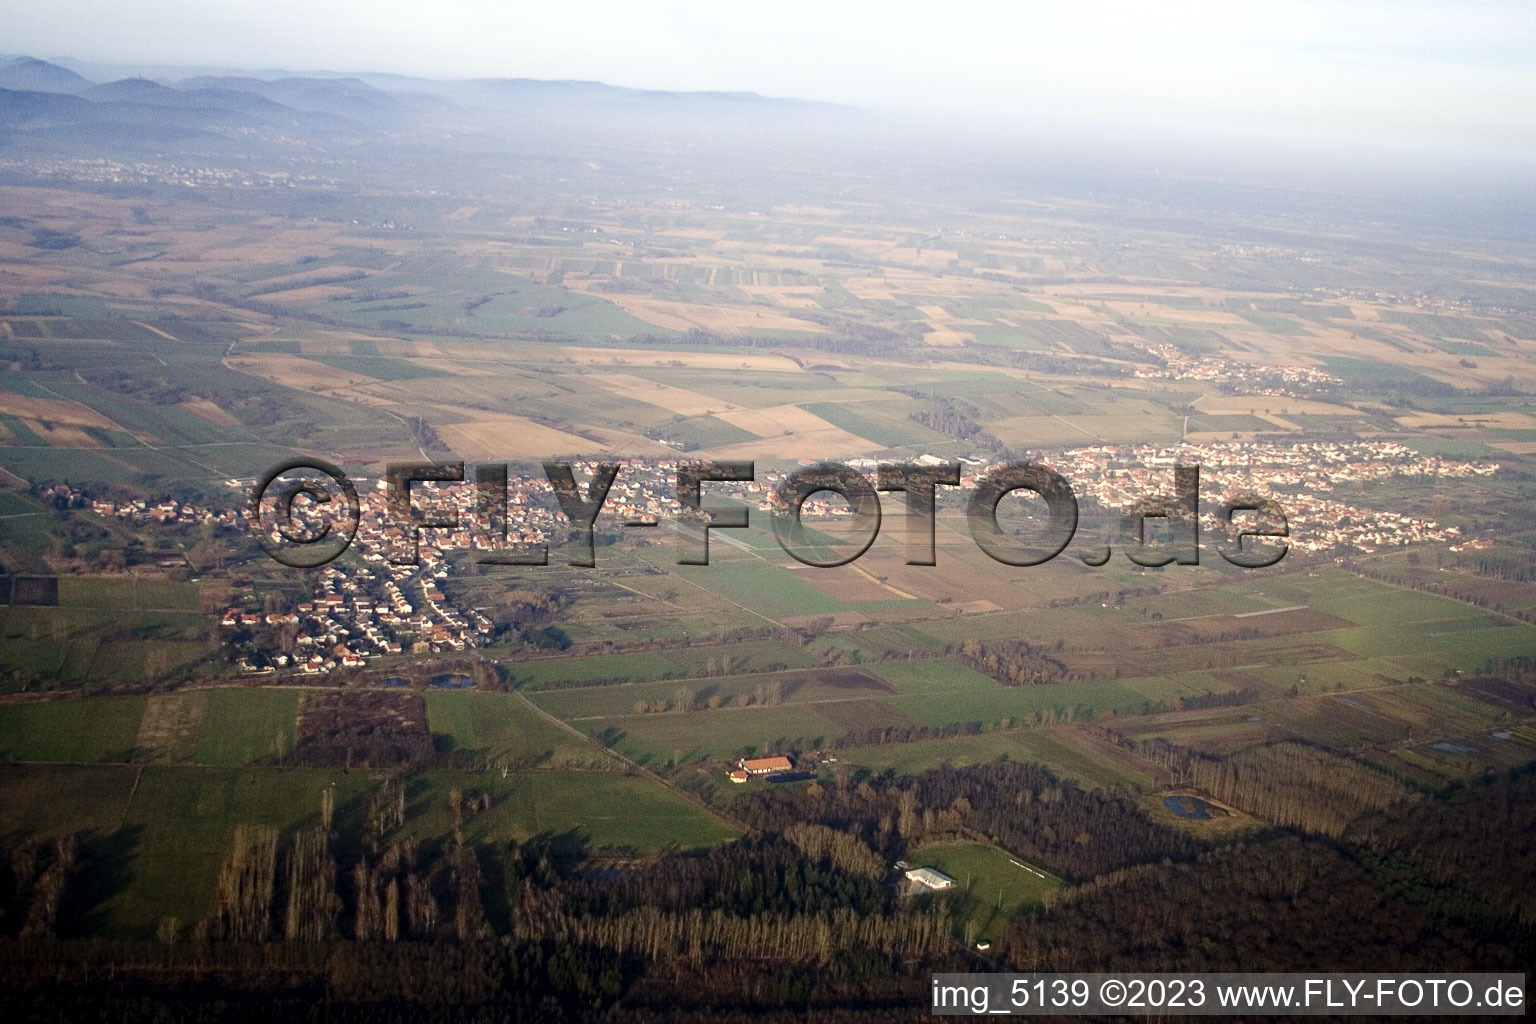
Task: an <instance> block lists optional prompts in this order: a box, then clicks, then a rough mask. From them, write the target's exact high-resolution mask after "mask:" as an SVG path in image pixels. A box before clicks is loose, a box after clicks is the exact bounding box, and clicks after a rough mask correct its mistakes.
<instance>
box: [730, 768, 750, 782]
mask: <svg viewBox="0 0 1536 1024" xmlns="http://www.w3.org/2000/svg"><path fill="white" fill-rule="evenodd" d="M749 778H751V776H750V775H748V774H747V773H746V771H745V770H744V769H742V768H737V769H736V770H735V771H733V772H731V781H732V782H735V783H742V782H746V781H747V779H749Z"/></svg>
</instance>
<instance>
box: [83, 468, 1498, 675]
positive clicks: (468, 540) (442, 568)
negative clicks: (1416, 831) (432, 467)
mask: <svg viewBox="0 0 1536 1024" xmlns="http://www.w3.org/2000/svg"><path fill="white" fill-rule="evenodd" d="M1040 458H1042V459H1043V460H1044V461H1047V462H1048V463H1049V464H1050V465H1051V466H1052V467H1053V468H1055V469H1056V470H1057V471H1058V472H1060V473H1061V474H1062V475H1063V476H1065V477H1066V478H1067V479H1068V480H1069V481H1070V482H1071V483H1072V485H1073V488H1074V490H1075V491H1076V492H1077V493H1078V496H1079V499H1080V500H1082V499H1086V501H1085V502H1084V504H1085V506H1086V508H1085V513H1084V514H1085V515H1089V514H1091V513H1092V512H1093V510H1094V509H1098V510H1101V511H1103V512H1106V513H1117V512H1123V511H1124V510H1127V509H1129V508H1131V507H1132V506H1133V505H1134V504H1136V503H1137V502H1141V501H1144V500H1145V499H1147V498H1148V497H1157V496H1159V495H1166V494H1170V493H1171V491H1172V484H1173V469H1174V466H1175V465H1198V466H1199V467H1200V473H1201V479H1200V489H1201V493H1200V498H1201V501H1202V513H1201V526H1202V527H1203V528H1204V529H1205V530H1207V531H1216V532H1218V533H1220V532H1224V531H1225V530H1226V529H1227V524H1226V523H1225V522H1223V521H1222V518H1221V516H1220V511H1221V510H1224V509H1225V508H1226V506H1227V505H1228V504H1229V503H1232V502H1239V501H1242V500H1247V499H1251V498H1252V497H1254V496H1257V497H1261V498H1268V499H1271V500H1273V501H1275V502H1277V503H1278V504H1279V505H1280V507H1281V508H1282V509H1283V511H1284V513H1285V517H1286V523H1287V526H1288V528H1289V536H1288V538H1287V543H1288V544H1289V545H1290V546H1291V547H1292V548H1293V549H1295V550H1297V551H1299V552H1303V553H1313V554H1316V553H1324V552H1329V551H1335V550H1338V551H1353V552H1363V553H1370V552H1373V551H1378V550H1381V549H1383V548H1390V547H1398V546H1403V545H1408V544H1422V543H1431V542H1433V543H1445V544H1452V545H1457V546H1458V547H1461V546H1468V547H1472V546H1476V545H1477V544H1478V543H1479V541H1478V540H1477V539H1475V538H1463V537H1462V536H1461V531H1460V530H1459V529H1458V528H1457V527H1455V526H1446V525H1442V524H1439V523H1436V522H1434V521H1431V520H1427V519H1421V518H1415V517H1412V516H1408V515H1402V514H1398V513H1394V512H1386V511H1381V510H1377V509H1372V508H1367V507H1364V506H1361V505H1358V504H1353V503H1350V502H1347V501H1343V500H1340V499H1339V498H1337V497H1336V496H1335V495H1336V494H1337V493H1338V492H1339V491H1340V490H1342V489H1343V488H1345V487H1350V488H1352V489H1357V488H1355V485H1368V484H1372V483H1379V482H1382V481H1386V480H1390V479H1394V478H1418V479H1465V478H1470V477H1488V476H1491V475H1492V474H1493V473H1495V472H1496V471H1497V470H1498V465H1497V464H1496V463H1486V462H1464V461H1455V460H1449V459H1440V458H1434V457H1426V456H1422V455H1420V454H1419V453H1417V452H1415V451H1414V450H1413V449H1410V448H1408V447H1405V446H1403V445H1400V444H1397V443H1395V442H1392V441H1382V440H1369V441H1365V440H1362V441H1351V442H1334V441H1317V442H1305V443H1297V444H1274V443H1263V442H1244V443H1236V442H1207V443H1185V444H1182V445H1180V446H1177V447H1163V446H1152V445H1138V446H1116V445H1097V446H1089V447H1081V448H1072V449H1068V450H1065V451H1061V452H1053V453H1050V454H1049V455H1042V456H1040ZM917 461H918V462H919V463H920V464H922V465H936V464H940V463H941V462H942V461H943V460H941V459H940V458H938V457H937V456H932V455H929V456H925V457H923V458H921V459H919V460H917ZM848 465H849V468H852V469H856V470H859V471H861V472H864V473H866V474H867V475H870V476H872V475H873V471H874V469H875V468H876V464H875V463H874V462H873V460H867V459H866V460H854V461H852V462H850V463H848ZM677 466H678V463H677V462H676V461H668V460H663V461H651V460H639V459H635V460H626V461H623V462H621V469H620V472H619V474H618V476H617V478H616V479H615V481H614V484H613V486H612V488H611V489H610V491H609V493H608V497H607V501H606V503H605V504H604V506H603V511H602V515H601V516H600V517H599V519H598V523H597V530H598V531H599V532H603V531H604V530H605V529H607V530H617V528H619V527H620V525H621V524H623V523H632V522H635V521H641V522H646V521H651V522H659V521H663V520H666V519H669V518H672V517H675V516H677V515H678V514H679V512H680V510H681V508H682V506H681V505H680V504H679V503H678V501H677V498H676V494H675V477H676V471H677ZM961 467H962V475H961V485H960V486H961V491H963V490H964V489H965V488H967V487H974V486H975V485H976V483H977V481H978V480H980V479H981V478H983V477H984V476H985V475H986V474H987V472H988V471H989V470H990V469H992V468H995V467H993V466H991V465H988V464H986V463H984V462H982V461H981V460H975V459H968V460H965V461H964V462H962V463H961ZM597 468H598V463H597V462H595V461H592V460H588V461H578V462H576V463H575V464H574V466H573V470H574V472H575V473H576V474H577V476H578V478H579V477H583V476H586V477H590V476H591V475H592V474H593V473H594V472H595V471H596V470H597ZM787 475H788V474H787V473H786V472H784V471H770V472H765V473H763V474H761V475H760V476H759V478H758V479H756V480H753V481H744V482H731V483H718V482H717V483H711V484H709V485H708V486H707V496H706V498H705V501H704V505H705V507H708V506H709V505H710V504H711V503H712V502H718V501H719V500H721V499H729V500H733V501H736V502H738V503H740V504H743V505H746V506H747V507H748V508H751V509H754V510H756V511H757V512H758V513H759V514H767V513H771V512H773V511H774V510H775V508H776V496H775V489H776V488H777V487H778V485H779V484H781V483H782V482H783V481H784V479H785V478H786V476H787ZM364 483H365V484H366V481H365V482H364ZM957 494H958V492H956V490H955V489H954V488H943V487H941V488H939V496H940V501H941V507H944V502H945V498H946V497H948V499H949V502H951V503H952V502H953V501H955V500H956V498H957ZM359 501H360V517H359V524H358V529H357V535H356V538H355V540H354V543H353V548H352V552H351V555H350V556H349V557H347V558H343V559H339V560H337V561H335V562H332V563H331V564H329V565H327V566H325V567H324V568H323V569H320V570H317V571H316V573H315V577H314V593H313V598H312V600H310V601H306V602H303V603H301V604H299V605H297V606H296V607H294V608H292V609H283V610H279V611H266V612H256V611H251V610H243V609H240V608H230V609H228V610H227V611H226V612H225V613H224V615H223V617H222V619H221V625H222V626H223V628H224V629H225V631H226V635H227V637H228V640H229V642H231V643H235V644H236V645H237V646H239V647H240V648H241V650H242V652H243V657H242V659H241V663H240V667H241V669H242V670H243V671H246V672H253V673H269V672H285V673H301V674H318V673H326V672H330V671H332V670H334V669H337V668H354V667H362V666H364V665H366V664H368V663H369V661H370V660H372V659H375V658H378V657H382V656H387V655H391V654H401V653H416V654H422V653H452V652H463V651H467V650H470V649H473V648H477V647H483V646H485V645H486V644H488V643H490V642H491V641H492V639H493V637H494V634H495V630H496V624H495V623H494V622H493V621H492V620H491V618H490V617H489V616H488V615H487V613H486V611H484V610H482V609H475V608H460V607H457V606H455V605H454V603H453V601H452V600H451V599H450V598H449V597H447V596H446V595H445V593H444V591H443V589H442V588H441V587H440V585H439V584H440V581H442V580H444V579H446V578H448V577H449V575H450V574H451V572H452V571H453V570H452V568H451V560H452V559H454V558H457V557H461V556H462V555H464V554H465V553H473V555H474V556H475V557H476V558H482V557H485V556H487V555H495V554H503V555H504V554H506V553H507V552H508V551H512V552H514V553H515V554H517V555H518V556H519V558H520V559H521V560H524V561H530V560H531V561H533V562H534V563H535V564H538V561H537V560H538V559H539V558H540V557H541V555H542V557H543V558H545V559H548V558H551V557H553V558H559V557H561V556H559V555H554V556H550V555H549V554H548V552H547V550H546V549H545V547H544V546H545V545H546V544H547V543H548V542H549V541H551V540H555V541H558V540H560V539H561V538H562V537H563V536H564V535H566V534H568V532H569V524H568V522H567V520H566V519H565V517H564V515H563V514H562V513H561V512H560V511H559V510H558V506H557V504H556V502H555V500H554V496H553V492H552V491H551V488H550V486H549V484H548V481H547V480H545V479H544V477H543V475H542V474H538V473H525V474H521V475H512V476H509V480H508V495H507V512H506V520H505V525H504V528H503V529H501V530H498V523H497V520H498V519H499V515H498V514H496V513H494V512H493V510H490V509H487V508H486V507H485V503H484V501H483V499H482V498H481V497H480V496H479V494H478V493H477V491H476V489H475V486H474V485H473V484H469V483H457V482H455V483H440V482H434V481H427V482H421V483H418V484H416V485H415V486H414V487H413V489H412V502H413V511H414V513H415V516H416V523H417V524H420V523H422V522H428V521H452V522H456V523H457V525H456V526H454V527H451V528H433V527H424V526H420V525H414V526H410V527H408V526H407V525H406V524H402V523H399V522H397V521H396V520H395V518H394V517H393V516H392V515H391V513H390V508H389V505H388V497H387V488H386V482H385V481H384V480H382V479H381V480H378V481H376V482H374V483H373V485H372V486H364V487H363V488H362V490H361V493H360V499H359ZM97 511H98V512H102V513H107V510H106V509H105V508H104V507H103V508H100V509H98V510H97ZM112 512H113V513H115V514H117V515H119V516H131V517H145V516H148V517H149V518H151V519H156V518H160V517H177V518H185V519H187V520H190V521H200V520H204V519H209V518H211V519H214V520H215V521H217V522H221V523H223V522H228V521H229V520H230V517H231V516H233V515H234V514H235V513H234V512H232V511H229V510H226V511H223V512H218V513H215V512H213V511H212V510H207V509H200V508H194V507H189V506H181V505H174V503H165V504H155V505H150V504H147V503H142V502H140V503H128V504H125V505H122V506H120V507H117V506H114V508H113V509H112ZM107 514H110V513H107ZM802 515H803V516H804V517H805V518H808V519H813V520H814V519H818V518H822V519H826V518H836V517H846V516H849V515H851V510H850V508H849V506H848V505H847V504H846V503H845V502H843V501H841V500H840V499H838V498H836V497H834V496H832V495H830V494H828V493H826V492H823V493H822V494H821V495H818V496H815V497H813V498H812V499H811V500H809V501H807V502H806V504H805V506H804V509H803V511H802ZM761 522H762V521H761V520H758V523H759V524H761ZM530 555H531V556H532V557H531V559H530ZM413 562H414V564H413Z"/></svg>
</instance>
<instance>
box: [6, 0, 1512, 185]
mask: <svg viewBox="0 0 1536 1024" xmlns="http://www.w3.org/2000/svg"><path fill="white" fill-rule="evenodd" d="M771 15H772V16H771V17H770V16H769V15H768V14H767V13H765V12H762V11H752V12H739V11H736V10H731V9H725V8H716V9H703V8H698V7H696V6H693V5H683V4H680V3H676V2H675V0H663V2H662V3H660V4H653V5H647V6H646V7H644V8H643V9H642V8H633V7H631V6H628V5H623V4H618V3H613V2H607V0H605V2H601V3H592V4H587V5H584V6H583V7H582V8H580V9H573V8H571V7H568V6H567V7H562V8H559V9H555V8H542V7H541V8H528V7H518V8H516V9H509V8H506V7H503V6H502V5H497V4H493V3H489V2H486V0H454V2H451V3H447V4H442V5H438V6H436V7H434V8H433V9H432V10H431V11H430V12H429V11H426V10H424V9H421V8H420V7H418V6H417V5H414V4H409V3H405V2H401V0H382V2H375V3H369V4H366V5H365V4H362V3H360V2H358V0H340V2H338V3H333V4H329V5H327V6H326V7H325V8H323V9H316V8H314V7H313V6H312V5H309V4H304V3H298V2H296V0H273V2H270V3H267V4H263V5H262V6H261V8H260V9H256V8H250V7H245V6H242V5H237V4H230V3H210V4H198V5H192V4H188V3H185V2H183V0H146V2H144V3H141V4H137V5H135V6H134V7H133V8H132V10H131V11H130V10H127V9H119V8H118V7H117V5H113V4H109V3H103V2H101V0H61V2H59V3H55V4H51V5H47V6H41V5H39V6H35V7H31V8H27V9H23V10H18V11H16V12H13V14H12V17H11V19H10V20H11V24H10V26H9V32H8V36H9V42H8V44H7V49H9V50H11V51H12V52H16V53H23V52H25V53H31V54H33V55H34V56H37V57H41V58H44V59H52V58H54V57H56V56H63V57H70V58H74V59H76V60H79V61H86V62H98V63H101V64H105V65H112V66H116V67H124V68H127V67H134V66H142V67H149V66H177V65H187V66H196V67H210V66H222V67H230V68H273V69H276V68H282V69H291V70H293V71H296V72H302V71H306V70H319V69H324V70H326V71H329V72H338V73H347V72H352V73H363V72H380V73H398V74H403V75H417V76H423V77H432V78H477V77H511V78H536V79H586V80H595V81H602V82H605V83H610V84H614V85H619V86H627V87H634V88H646V89H660V90H675V91H716V90H718V91H730V92H734V91H741V92H755V93H759V94H762V95H766V96H781V97H795V98H802V99H809V100H824V101H830V102H837V103H847V104H853V105H858V106H863V107H872V108H885V109H912V110H919V111H929V112H956V113H961V112H963V113H968V114H973V115H977V116H979V117H983V118H993V119H996V118H998V117H1000V116H1002V117H1009V118H1020V119H1029V118H1051V119H1060V120H1064V121H1076V122H1081V123H1084V124H1097V125H1105V126H1114V125H1135V126H1137V127H1138V128H1140V129H1143V130H1150V131H1159V130H1169V131H1177V132H1188V133H1226V134H1238V135H1244V136H1249V137H1255V138H1264V139H1268V140H1286V141H1303V142H1322V143H1330V144H1346V145H1360V146H1367V147H1391V148H1404V149H1413V150H1420V151H1424V152H1430V153H1438V154H1441V155H1456V156H1463V157H1469V158H1473V159H1477V158H1481V157H1500V158H1514V159H1519V160H1530V159H1531V158H1532V155H1533V154H1536V88H1533V86H1536V9H1533V8H1531V7H1530V6H1529V5H1525V4H1520V3H1516V2H1512V0H1476V2H1474V3H1470V4H1463V5H1460V7H1459V8H1458V9H1457V10H1455V11H1451V10H1446V9H1445V8H1444V7H1443V6H1440V5H1434V4H1430V3H1427V2H1425V0H1409V2H1406V3H1390V4H1389V3H1385V2H1383V0H1352V2H1349V3H1344V4H1328V3H1322V2H1319V0H1281V2H1278V3H1266V4H1258V3H1242V4H1229V3H1228V4H1217V3H1213V2H1209V0H1180V2H1174V3H1171V4H1164V5H1160V6H1159V7H1157V8H1155V9H1153V8H1148V7H1145V6H1143V5H1135V4H1130V3H1127V2H1124V0H1086V2H1084V3H1079V4H1075V5H1073V6H1072V7H1071V8H1070V9H1069V10H1068V9H1063V8H1061V7H1060V6H1057V5H1042V4H1000V3H992V2H981V3H977V2H971V3H963V4H959V5H950V6H949V7H947V8H946V9H945V11H944V12H943V17H942V18H941V19H936V18H935V17H934V16H933V12H932V9H931V8H929V7H927V6H925V5H918V4H892V5H882V6H881V7H879V8H878V9H875V8H870V7H865V6H863V5H842V6H836V7H827V6H826V5H813V4H811V3H809V2H808V0H785V2H783V3H780V4H778V5H776V6H775V7H774V9H773V11H772V12H771Z"/></svg>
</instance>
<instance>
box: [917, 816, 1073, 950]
mask: <svg viewBox="0 0 1536 1024" xmlns="http://www.w3.org/2000/svg"><path fill="white" fill-rule="evenodd" d="M907 860H908V862H909V863H911V864H913V865H915V866H919V867H930V868H937V869H938V870H939V871H942V872H943V873H944V874H946V875H948V876H949V877H951V878H953V879H954V880H955V889H954V890H952V895H947V894H943V893H941V894H939V898H941V899H949V900H950V901H951V905H952V913H953V915H954V917H955V919H956V921H957V922H960V923H959V927H958V930H960V931H961V933H962V934H969V937H970V938H971V940H972V941H982V940H985V941H988V942H995V941H997V940H998V939H999V938H1001V937H1002V934H1003V931H1004V930H1005V929H1006V928H1007V926H1008V922H1009V921H1011V920H1012V919H1013V918H1015V917H1017V916H1018V915H1019V913H1020V912H1022V911H1024V910H1027V909H1029V908H1030V907H1037V906H1039V905H1040V904H1041V903H1042V902H1044V900H1045V897H1046V894H1047V893H1049V892H1052V891H1054V890H1056V889H1059V888H1060V887H1061V881H1060V880H1059V879H1057V878H1055V877H1054V876H1052V875H1050V874H1049V873H1048V872H1044V871H1043V870H1042V869H1040V868H1038V867H1034V866H1032V865H1031V866H1028V867H1025V866H1021V864H1022V863H1023V862H1019V861H1017V858H1015V857H1013V855H1011V854H1010V853H1008V851H1006V850H1001V849H998V848H997V847H995V846H983V845H982V844H980V843H972V842H965V841H959V842H951V843H931V844H929V845H927V846H920V847H918V848H917V849H916V850H913V851H912V852H911V853H909V854H908V855H907ZM1036 872H1040V874H1036ZM1041 875H1044V877H1041Z"/></svg>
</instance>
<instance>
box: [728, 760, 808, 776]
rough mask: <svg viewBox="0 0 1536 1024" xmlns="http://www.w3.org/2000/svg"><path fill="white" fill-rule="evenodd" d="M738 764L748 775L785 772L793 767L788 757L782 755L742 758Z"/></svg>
mask: <svg viewBox="0 0 1536 1024" xmlns="http://www.w3.org/2000/svg"><path fill="white" fill-rule="evenodd" d="M739 766H740V767H741V768H742V769H743V770H744V771H746V773H747V774H748V775H772V774H773V773H775V772H787V771H789V770H790V769H791V768H793V767H794V765H792V764H790V762H789V758H787V757H783V756H779V757H751V758H742V760H741V762H740V765H739Z"/></svg>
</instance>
